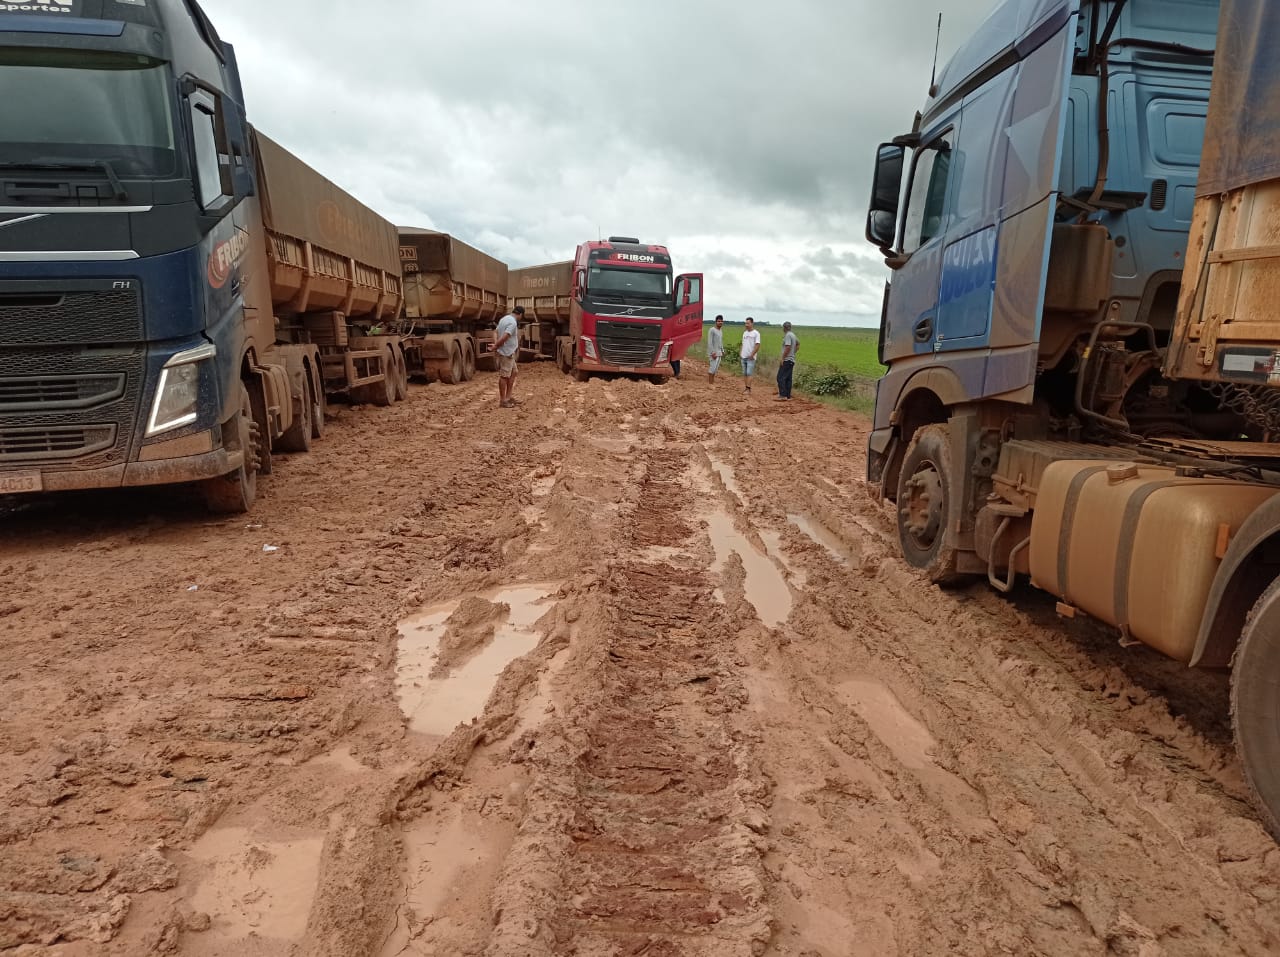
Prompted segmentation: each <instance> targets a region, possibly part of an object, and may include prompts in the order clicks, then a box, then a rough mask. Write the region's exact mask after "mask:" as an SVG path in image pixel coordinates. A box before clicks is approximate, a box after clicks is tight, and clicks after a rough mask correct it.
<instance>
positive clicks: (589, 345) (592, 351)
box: [582, 336, 600, 362]
mask: <svg viewBox="0 0 1280 957" xmlns="http://www.w3.org/2000/svg"><path fill="white" fill-rule="evenodd" d="M582 353H583V355H585V356H586V357H587V358H588V359H593V360H595V361H596V362H599V361H600V360H599V359H597V358H596V344H595V343H594V342H592V341H591V340H590V339H588V338H587V337H586V336H583V337H582Z"/></svg>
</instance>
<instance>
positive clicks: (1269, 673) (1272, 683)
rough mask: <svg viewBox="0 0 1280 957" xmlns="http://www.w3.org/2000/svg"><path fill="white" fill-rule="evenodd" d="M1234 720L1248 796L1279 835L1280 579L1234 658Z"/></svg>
mask: <svg viewBox="0 0 1280 957" xmlns="http://www.w3.org/2000/svg"><path fill="white" fill-rule="evenodd" d="M1231 724H1232V727H1233V728H1234V730H1235V738H1236V752H1237V753H1238V754H1239V755H1240V763H1241V764H1243V765H1244V777H1245V780H1246V781H1247V782H1248V784H1249V797H1250V799H1251V800H1252V801H1253V806H1254V808H1255V809H1256V810H1257V812H1258V816H1259V817H1260V818H1262V823H1263V824H1264V825H1265V826H1266V828H1267V830H1268V831H1270V832H1271V836H1272V837H1274V838H1276V840H1280V579H1278V580H1276V581H1275V582H1273V583H1272V584H1271V587H1270V588H1268V589H1267V590H1266V591H1265V592H1263V594H1262V597H1261V598H1259V599H1258V601H1257V604H1255V605H1254V606H1253V610H1252V611H1250V612H1249V618H1248V620H1247V621H1246V622H1245V626H1244V634H1243V635H1242V636H1241V638H1240V645H1239V647H1238V648H1236V654H1235V659H1234V660H1233V661H1232V663H1231Z"/></svg>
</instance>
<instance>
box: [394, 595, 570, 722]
mask: <svg viewBox="0 0 1280 957" xmlns="http://www.w3.org/2000/svg"><path fill="white" fill-rule="evenodd" d="M558 588H559V585H555V584H536V585H522V586H519V587H515V588H503V589H495V590H493V591H489V592H485V593H483V594H481V595H478V596H471V597H473V598H480V599H483V601H484V602H489V603H491V604H492V605H504V604H505V605H508V606H509V608H510V610H509V611H507V612H505V613H503V612H500V611H499V610H498V609H493V615H492V617H491V618H490V619H489V620H487V621H480V622H477V623H474V624H472V625H471V626H470V633H471V635H472V637H475V636H476V635H479V641H477V642H476V643H477V644H479V643H480V641H483V646H482V647H480V648H479V650H477V651H475V653H474V655H473V656H472V657H470V658H469V659H468V660H465V661H460V662H459V663H458V665H457V666H456V667H453V666H451V667H449V669H448V670H447V671H446V672H445V673H443V674H440V673H437V674H435V675H434V676H433V674H432V672H433V671H437V667H436V666H437V665H438V664H441V659H442V647H441V643H442V640H443V639H444V638H445V637H446V633H449V632H450V628H451V626H450V619H451V616H453V615H454V613H455V612H456V611H458V610H459V608H460V607H461V606H462V605H463V604H464V602H465V601H467V598H465V597H464V598H459V599H457V600H455V601H451V602H447V603H445V604H443V605H437V606H434V607H432V608H426V609H424V610H423V611H422V612H421V613H419V614H417V615H414V616H413V617H411V618H407V619H405V620H404V621H403V622H401V623H400V646H399V651H398V661H397V665H396V693H397V695H398V697H399V699H400V709H401V710H402V711H403V712H404V714H405V716H406V717H407V718H408V719H409V729H410V730H411V731H415V732H417V733H419V734H428V735H437V736H444V735H447V734H449V733H450V732H452V731H453V729H454V728H456V727H457V726H458V725H459V724H463V723H466V722H469V721H471V720H472V719H474V718H477V717H479V715H480V713H481V712H482V711H483V710H484V704H485V702H486V701H487V700H488V698H489V694H490V692H492V691H493V686H494V685H495V684H497V681H498V678H499V676H501V674H502V672H503V671H505V670H506V667H507V665H509V664H511V662H513V661H515V660H516V659H517V658H519V657H521V656H522V655H526V654H528V653H529V652H530V651H532V650H533V649H534V648H536V647H537V646H538V642H539V641H541V640H542V635H541V634H540V633H539V632H538V631H537V630H536V629H535V628H534V627H533V626H534V623H535V622H537V621H538V619H539V618H541V617H542V616H543V615H544V614H546V613H547V610H548V609H549V608H550V607H551V606H550V603H549V601H548V599H549V598H550V597H551V596H552V595H554V594H555V592H556V591H557V590H558ZM452 627H453V630H454V632H455V637H456V636H458V635H461V636H462V638H463V639H464V641H463V644H462V645H461V647H462V648H463V650H464V651H465V650H466V646H465V639H466V637H467V633H466V632H467V630H466V629H464V628H463V623H461V622H459V621H457V620H456V619H455V620H454V622H453V626H452ZM489 627H492V629H493V636H492V637H491V638H489V637H488V635H487V633H486V629H487V628H489Z"/></svg>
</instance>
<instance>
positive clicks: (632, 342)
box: [596, 320, 662, 367]
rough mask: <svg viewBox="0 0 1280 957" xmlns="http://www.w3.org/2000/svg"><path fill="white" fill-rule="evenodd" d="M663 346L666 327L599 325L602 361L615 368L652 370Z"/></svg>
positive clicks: (612, 323) (598, 335) (630, 324)
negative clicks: (663, 333)
mask: <svg viewBox="0 0 1280 957" xmlns="http://www.w3.org/2000/svg"><path fill="white" fill-rule="evenodd" d="M661 344H662V326H660V325H653V324H650V323H642V322H606V321H604V320H601V321H599V322H597V323H596V346H597V348H599V350H600V360H601V361H602V362H607V363H608V364H609V365H614V366H636V367H647V366H652V365H653V364H654V362H655V361H657V358H658V349H659V347H660V346H661Z"/></svg>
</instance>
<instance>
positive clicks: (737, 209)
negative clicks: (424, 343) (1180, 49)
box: [204, 0, 992, 314]
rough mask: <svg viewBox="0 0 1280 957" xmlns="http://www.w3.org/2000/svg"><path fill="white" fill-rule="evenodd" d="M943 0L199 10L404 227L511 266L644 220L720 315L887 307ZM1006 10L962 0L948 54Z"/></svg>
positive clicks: (262, 103)
mask: <svg viewBox="0 0 1280 957" xmlns="http://www.w3.org/2000/svg"><path fill="white" fill-rule="evenodd" d="M941 3H942V0H899V2H897V3H894V4H885V3H882V2H879V0H790V2H769V3H761V4H758V5H753V6H750V7H748V6H747V5H744V4H741V3H734V2H729V0H688V2H684V3H679V4H677V3H674V2H671V3H669V4H667V6H665V7H664V6H663V4H662V3H661V2H659V3H657V4H650V5H649V6H647V7H640V8H637V7H634V6H630V5H623V4H586V3H581V2H576V3H575V2H571V0H539V2H538V3H527V2H517V0H490V2H487V3H484V4H480V3H470V4H456V3H449V4H446V3H443V2H441V0H428V2H416V3H413V4H412V5H411V4H409V3H405V2H404V0H364V2H363V3H361V4H359V5H357V4H354V3H351V2H349V0H344V2H338V0H308V2H303V0H273V2H272V3H270V4H264V3H261V2H260V0H205V2H204V5H205V8H206V10H207V11H208V13H209V15H210V17H211V18H212V19H213V20H214V22H215V23H216V24H217V26H218V28H219V30H220V31H221V33H222V35H223V36H224V37H225V38H226V39H227V40H229V41H230V42H232V43H234V44H235V45H236V47H237V50H238V52H239V58H240V63H241V70H242V73H243V75H244V80H245V88H246V94H245V95H246V101H247V102H246V105H247V107H248V111H249V115H250V118H251V120H252V121H253V122H254V123H255V124H257V125H258V126H259V127H260V128H262V129H263V130H264V131H265V132H267V133H268V135H270V136H272V137H273V138H275V139H277V140H278V141H280V142H281V143H283V144H284V145H285V146H286V147H288V148H289V149H291V150H293V151H295V152H297V153H298V154H299V155H300V156H301V157H303V158H304V159H305V160H307V161H308V162H309V163H311V164H312V165H313V166H315V167H316V168H317V169H319V170H320V171H322V172H323V173H325V175H327V176H329V177H330V178H331V179H333V180H334V181H336V182H338V183H339V184H340V185H342V186H344V187H345V188H347V189H349V190H351V191H352V192H353V193H355V194H356V195H357V196H359V197H360V198H361V199H362V200H363V201H364V202H366V203H368V204H369V205H370V206H373V207H374V208H375V209H377V210H379V211H380V212H382V213H383V214H384V215H386V216H388V217H389V218H392V219H395V220H397V221H398V222H400V223H402V224H404V225H424V226H434V227H436V228H439V229H444V230H447V231H449V232H452V233H455V234H457V235H459V236H460V237H462V238H464V239H466V240H467V241H469V242H472V243H473V244H475V245H478V246H481V247H482V248H484V249H486V250H487V251H489V252H492V253H493V254H494V255H497V256H500V257H502V258H504V259H506V260H507V261H508V262H510V263H511V264H512V265H527V264H530V263H535V262H545V261H550V260H553V259H563V258H566V257H568V256H569V255H571V254H572V251H573V247H574V246H575V245H576V244H577V243H578V242H581V241H582V240H584V239H588V238H594V237H595V236H597V235H598V234H600V233H603V234H604V235H608V234H611V233H613V234H619V233H621V234H627V235H635V236H640V237H642V238H644V239H646V240H649V241H655V242H663V243H665V244H666V245H668V246H669V247H670V248H671V250H672V253H673V255H674V257H675V258H676V263H677V267H678V268H683V269H687V270H689V271H703V272H705V273H706V274H707V276H708V286H707V289H708V297H709V303H708V305H709V307H710V308H711V309H712V310H713V311H714V310H715V309H716V308H717V305H718V304H723V306H724V307H728V306H730V305H733V306H741V307H745V308H750V307H752V306H767V305H769V304H770V303H772V304H773V305H775V306H777V307H779V308H780V309H803V310H810V311H815V312H821V311H824V310H833V311H840V312H856V313H867V314H876V313H878V311H879V300H880V295H881V290H882V286H883V276H884V267H883V264H882V262H881V261H880V260H879V259H878V258H877V256H876V255H875V253H874V250H872V249H871V248H870V247H869V246H867V245H866V244H865V242H863V240H862V225H863V224H862V220H863V218H864V217H865V203H866V194H867V192H868V189H869V178H870V167H871V158H872V155H873V152H874V148H875V145H876V143H878V142H880V141H881V140H883V139H885V138H887V137H890V136H892V135H894V134H897V133H900V132H903V131H904V130H905V129H906V128H908V127H909V125H910V123H911V118H912V116H913V115H914V112H915V110H916V109H918V108H919V106H920V105H921V104H922V103H923V100H924V95H925V92H926V87H927V86H928V82H929V68H930V61H931V59H932V56H933V40H934V35H933V28H934V25H935V24H936V18H937V10H938V7H939V5H940V4H941ZM991 5H992V0H950V2H948V4H947V11H946V17H947V21H946V24H945V26H944V35H943V55H944V59H945V57H946V56H947V51H948V50H949V49H954V47H955V46H956V45H957V43H958V42H959V40H960V39H961V38H963V37H964V36H965V35H967V33H968V32H970V30H971V29H972V28H973V27H974V26H975V25H976V24H977V23H978V22H979V21H980V20H981V19H982V17H983V16H984V15H985V14H986V13H987V11H988V10H989V9H990V7H991ZM664 14H668V15H664ZM806 267H807V269H808V270H809V271H808V272H806V271H805V269H806ZM811 274H812V275H811ZM815 278H816V279H818V282H816V283H815V281H814V280H815Z"/></svg>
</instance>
